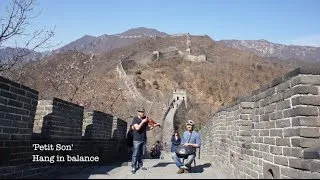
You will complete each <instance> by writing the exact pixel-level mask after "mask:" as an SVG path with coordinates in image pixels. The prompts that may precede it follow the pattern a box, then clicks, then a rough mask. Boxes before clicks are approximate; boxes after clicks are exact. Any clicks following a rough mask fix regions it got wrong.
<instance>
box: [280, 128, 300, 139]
mask: <svg viewBox="0 0 320 180" xmlns="http://www.w3.org/2000/svg"><path fill="white" fill-rule="evenodd" d="M283 136H284V137H293V136H300V129H299V128H296V127H295V128H285V129H284V130H283Z"/></svg>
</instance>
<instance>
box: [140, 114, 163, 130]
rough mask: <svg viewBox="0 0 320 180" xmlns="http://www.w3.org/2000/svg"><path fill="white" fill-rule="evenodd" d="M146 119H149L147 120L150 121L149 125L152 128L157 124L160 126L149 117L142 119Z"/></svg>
mask: <svg viewBox="0 0 320 180" xmlns="http://www.w3.org/2000/svg"><path fill="white" fill-rule="evenodd" d="M144 118H147V119H148V124H149V125H150V126H154V125H155V124H158V123H157V122H156V121H155V120H153V119H151V118H149V117H146V116H144V117H142V119H144ZM157 126H159V127H161V125H160V124H158V125H157Z"/></svg>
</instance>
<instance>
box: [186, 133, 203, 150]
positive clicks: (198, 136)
mask: <svg viewBox="0 0 320 180" xmlns="http://www.w3.org/2000/svg"><path fill="white" fill-rule="evenodd" d="M195 138H196V143H185V145H188V146H192V147H194V148H200V146H201V139H200V134H197V135H196V137H195Z"/></svg>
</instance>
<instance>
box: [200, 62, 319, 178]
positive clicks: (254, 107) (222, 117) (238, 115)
mask: <svg viewBox="0 0 320 180" xmlns="http://www.w3.org/2000/svg"><path fill="white" fill-rule="evenodd" d="M319 112H320V69H319V68H317V67H314V68H298V69H295V70H294V71H292V72H290V73H288V74H286V75H284V76H282V77H279V78H276V79H275V80H273V81H272V82H271V83H269V84H266V85H265V86H262V87H261V88H260V89H258V90H256V91H254V92H252V94H251V95H250V96H247V97H245V98H242V99H240V100H238V101H237V102H235V103H233V104H231V105H230V106H227V107H223V108H221V109H220V110H219V111H217V112H216V113H215V114H214V115H213V118H212V119H210V120H209V121H207V123H206V125H205V126H204V127H203V128H202V129H201V132H200V133H201V134H202V137H203V140H202V141H203V146H202V149H201V155H202V157H206V158H208V159H211V160H212V162H213V163H216V164H218V165H220V166H222V167H224V168H225V169H227V170H228V171H229V172H231V173H232V174H233V175H234V176H235V177H236V178H300V179H301V178H320V157H319V152H320V148H319V147H320V139H319V137H320V118H319V117H320V113H319Z"/></svg>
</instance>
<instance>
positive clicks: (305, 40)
mask: <svg viewBox="0 0 320 180" xmlns="http://www.w3.org/2000/svg"><path fill="white" fill-rule="evenodd" d="M289 44H292V45H301V46H315V47H320V34H315V35H311V36H302V37H299V38H297V39H294V40H292V41H291V42H289Z"/></svg>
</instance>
